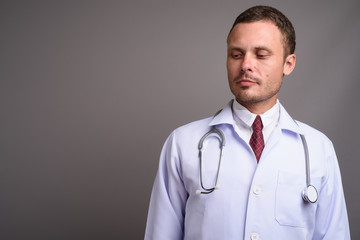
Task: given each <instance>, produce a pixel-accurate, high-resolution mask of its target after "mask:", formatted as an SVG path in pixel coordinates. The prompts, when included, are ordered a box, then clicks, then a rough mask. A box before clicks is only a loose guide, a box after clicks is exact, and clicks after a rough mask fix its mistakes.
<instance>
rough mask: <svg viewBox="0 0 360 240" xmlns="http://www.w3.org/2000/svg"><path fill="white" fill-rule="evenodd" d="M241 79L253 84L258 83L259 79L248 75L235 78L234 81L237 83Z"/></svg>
mask: <svg viewBox="0 0 360 240" xmlns="http://www.w3.org/2000/svg"><path fill="white" fill-rule="evenodd" d="M241 79H247V80H251V81H254V82H260V79H259V78H257V77H255V76H252V75H250V74H248V73H244V74H241V75H240V76H239V77H237V78H235V79H234V81H235V82H238V81H240V80H241Z"/></svg>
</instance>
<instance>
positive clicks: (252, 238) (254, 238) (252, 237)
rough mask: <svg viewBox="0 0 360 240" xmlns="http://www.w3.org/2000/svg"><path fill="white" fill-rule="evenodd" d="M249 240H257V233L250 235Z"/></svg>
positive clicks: (258, 236)
mask: <svg viewBox="0 0 360 240" xmlns="http://www.w3.org/2000/svg"><path fill="white" fill-rule="evenodd" d="M250 238H251V240H259V239H260V235H259V234H258V233H252V234H251V236H250Z"/></svg>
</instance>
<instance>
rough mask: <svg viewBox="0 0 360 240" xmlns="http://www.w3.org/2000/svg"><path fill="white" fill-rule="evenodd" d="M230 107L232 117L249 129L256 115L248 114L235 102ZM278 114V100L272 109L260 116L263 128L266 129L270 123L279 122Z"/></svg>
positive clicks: (248, 112)
mask: <svg viewBox="0 0 360 240" xmlns="http://www.w3.org/2000/svg"><path fill="white" fill-rule="evenodd" d="M232 107H233V112H234V117H237V119H240V120H241V121H242V122H243V123H244V124H245V125H246V126H247V127H248V128H251V126H252V124H253V122H254V120H255V118H256V114H254V113H252V112H250V111H249V110H248V109H247V108H245V107H244V106H243V105H241V104H240V103H238V102H237V101H234V102H233V106H232ZM279 114H280V104H279V100H277V101H276V104H275V105H274V106H273V107H272V108H270V109H269V110H268V111H266V112H265V113H263V114H260V117H261V121H262V124H263V126H264V128H266V127H267V126H268V125H269V124H270V123H272V122H276V123H277V122H278V121H279Z"/></svg>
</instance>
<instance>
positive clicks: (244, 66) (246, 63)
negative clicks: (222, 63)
mask: <svg viewBox="0 0 360 240" xmlns="http://www.w3.org/2000/svg"><path fill="white" fill-rule="evenodd" d="M253 70H254V66H253V61H252V59H251V56H249V54H245V56H244V57H243V61H242V63H241V72H244V73H245V72H252V71H253Z"/></svg>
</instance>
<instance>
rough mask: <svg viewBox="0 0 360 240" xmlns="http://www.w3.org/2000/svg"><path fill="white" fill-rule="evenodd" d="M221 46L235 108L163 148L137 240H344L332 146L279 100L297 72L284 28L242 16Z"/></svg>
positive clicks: (258, 16)
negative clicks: (142, 239)
mask: <svg viewBox="0 0 360 240" xmlns="http://www.w3.org/2000/svg"><path fill="white" fill-rule="evenodd" d="M227 46H228V48H227V49H228V50H227V51H228V55H227V71H228V80H229V85H230V89H231V92H232V93H233V94H234V96H235V100H234V101H231V102H230V103H229V104H228V105H227V106H226V107H225V108H224V109H222V111H221V112H220V113H218V114H216V115H215V116H212V117H210V118H207V119H203V120H200V121H196V122H193V123H190V124H187V125H185V126H182V127H180V128H178V129H176V130H175V131H174V132H173V133H172V134H171V135H170V136H169V138H168V139H167V141H166V143H165V145H164V148H163V151H162V153H161V157H160V166H159V170H158V173H157V176H156V179H155V183H154V188H153V192H152V196H151V202H150V208H149V215H148V222H147V227H146V233H145V239H153V240H176V239H187V240H188V239H194V240H200V239H206V240H209V239H216V240H224V239H253V240H254V239H267V240H268V239H276V240H279V239H281V240H282V239H291V240H296V239H331V240H334V239H336V240H340V239H350V233H349V226H348V218H347V212H346V206H345V200H344V194H343V189H342V183H341V176H340V171H339V166H338V162H337V158H336V155H335V151H334V148H333V146H332V143H331V141H330V140H329V139H328V138H327V137H326V136H325V135H323V134H322V133H320V132H319V131H317V130H315V129H313V128H311V127H309V126H308V125H305V124H303V123H301V122H297V121H294V120H293V119H292V118H291V117H290V116H289V114H288V113H287V112H286V110H285V109H284V108H283V106H282V105H281V104H280V103H279V101H278V99H277V96H278V92H279V90H280V86H281V83H282V79H283V76H285V75H289V74H290V73H291V72H292V71H293V69H294V67H295V62H296V56H295V54H294V50H295V31H294V29H293V26H292V24H291V22H290V21H289V20H288V19H287V18H286V17H285V16H284V15H283V14H282V13H281V12H279V11H278V10H276V9H274V8H271V7H266V6H256V7H253V8H250V9H248V10H246V11H245V12H243V13H242V14H240V15H239V16H238V18H237V19H236V20H235V23H234V25H233V27H232V29H231V30H230V33H229V35H228V39H227ZM214 128H215V129H216V130H219V133H215V132H213V133H210V134H209V135H208V137H207V138H205V139H203V141H202V144H200V145H203V150H202V152H201V154H199V148H198V146H199V142H200V139H202V137H203V136H204V135H205V134H206V133H207V132H209V131H210V130H211V129H214ZM222 135H223V136H222ZM222 138H223V140H222ZM219 142H220V147H219ZM306 143H307V144H306ZM221 144H224V145H225V146H224V148H223V155H222V157H219V156H220V155H221V154H220V148H221ZM307 153H308V155H309V164H307V163H306V157H305V156H306V154H307ZM220 159H221V163H219V161H220ZM307 169H308V171H309V172H308V173H307ZM309 181H311V183H310V182H309ZM312 186H313V187H312ZM308 187H309V188H308ZM304 189H305V190H304ZM303 190H304V194H303V196H302V192H303Z"/></svg>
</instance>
